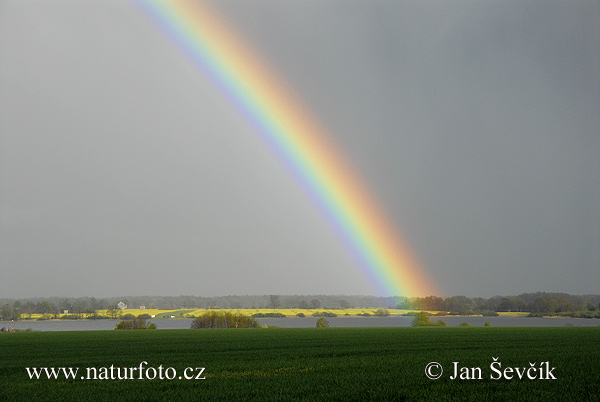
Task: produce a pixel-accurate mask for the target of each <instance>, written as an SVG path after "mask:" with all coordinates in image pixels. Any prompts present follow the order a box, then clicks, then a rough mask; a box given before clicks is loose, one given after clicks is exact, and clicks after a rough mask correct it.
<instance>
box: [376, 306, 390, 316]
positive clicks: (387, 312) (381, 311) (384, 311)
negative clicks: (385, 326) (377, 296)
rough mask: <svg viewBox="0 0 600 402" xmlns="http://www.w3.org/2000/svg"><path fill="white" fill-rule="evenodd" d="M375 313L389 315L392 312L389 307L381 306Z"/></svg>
mask: <svg viewBox="0 0 600 402" xmlns="http://www.w3.org/2000/svg"><path fill="white" fill-rule="evenodd" d="M374 315H376V316H377V317H387V316H389V315H390V312H389V310H388V309H387V308H380V309H377V311H375V313H374Z"/></svg>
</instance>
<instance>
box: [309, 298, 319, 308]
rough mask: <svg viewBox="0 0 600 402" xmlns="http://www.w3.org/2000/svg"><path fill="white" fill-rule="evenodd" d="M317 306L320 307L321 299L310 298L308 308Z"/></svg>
mask: <svg viewBox="0 0 600 402" xmlns="http://www.w3.org/2000/svg"><path fill="white" fill-rule="evenodd" d="M319 307H321V300H319V299H312V300H311V301H310V308H313V309H314V308H319Z"/></svg>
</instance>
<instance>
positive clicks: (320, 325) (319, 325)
mask: <svg viewBox="0 0 600 402" xmlns="http://www.w3.org/2000/svg"><path fill="white" fill-rule="evenodd" d="M327 327H329V321H327V320H326V319H325V317H321V318H319V319H318V320H317V328H327Z"/></svg>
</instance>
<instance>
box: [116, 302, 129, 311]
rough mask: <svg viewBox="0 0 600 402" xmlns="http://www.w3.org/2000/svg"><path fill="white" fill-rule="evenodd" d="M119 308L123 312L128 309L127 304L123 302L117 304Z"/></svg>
mask: <svg viewBox="0 0 600 402" xmlns="http://www.w3.org/2000/svg"><path fill="white" fill-rule="evenodd" d="M117 307H118V308H120V309H121V310H125V309H126V308H127V304H125V303H123V302H119V304H117Z"/></svg>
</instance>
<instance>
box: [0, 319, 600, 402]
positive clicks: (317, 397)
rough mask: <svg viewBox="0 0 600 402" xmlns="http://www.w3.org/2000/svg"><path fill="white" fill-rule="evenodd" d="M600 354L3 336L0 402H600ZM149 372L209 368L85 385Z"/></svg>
mask: <svg viewBox="0 0 600 402" xmlns="http://www.w3.org/2000/svg"><path fill="white" fill-rule="evenodd" d="M599 345H600V328H596V327H592V328H581V327H579V328H494V327H492V328H481V327H467V328H459V327H442V328H417V327H411V328H306V329H283V328H282V329H248V330H241V329H238V330H235V329H224V330H164V331H81V332H20V333H2V334H0V353H1V356H2V359H1V364H0V400H2V401H113V400H114V401H163V400H164V401H188V400H189V401H223V400H236V401H251V400H255V401H365V400H372V401H504V400H506V401H511V402H513V401H577V402H580V401H598V400H600V347H599ZM492 357H498V358H499V359H498V360H499V361H500V362H501V363H502V369H504V368H506V367H508V366H512V367H530V366H529V363H530V362H533V363H537V364H536V367H539V364H540V363H541V362H545V361H549V363H550V366H552V367H556V369H555V370H554V371H553V375H554V376H555V377H557V379H556V380H529V379H522V380H519V379H512V380H506V379H501V380H492V379H490V378H489V376H490V374H491V373H492V372H491V370H490V368H489V367H490V363H492ZM142 361H147V362H148V367H153V368H155V369H158V367H159V365H162V366H163V368H165V369H166V368H167V367H173V368H174V369H176V370H177V375H181V374H182V373H183V372H184V369H185V368H186V367H194V368H195V367H206V369H205V371H204V373H203V376H205V377H206V379H204V380H189V381H186V380H179V379H177V378H176V379H174V380H167V379H164V380H160V379H155V380H137V379H135V380H117V379H115V380H110V379H107V380H100V379H97V380H81V379H80V378H79V377H80V375H85V373H86V368H87V367H96V368H97V369H98V370H100V369H101V367H109V366H110V365H111V364H112V365H114V366H115V367H117V366H119V367H138V366H139V365H140V363H141V362H142ZM431 361H436V362H439V363H441V365H442V366H443V368H444V370H445V372H444V374H443V375H442V377H441V378H440V379H438V380H430V379H428V378H427V377H426V376H425V366H426V365H427V363H429V362H431ZM454 361H457V362H460V365H461V366H468V367H481V369H482V372H483V379H481V380H459V379H456V380H451V379H450V377H449V376H450V374H451V371H452V362H454ZM26 367H79V368H80V371H79V373H78V375H77V378H76V379H68V380H66V379H64V378H61V379H58V380H56V379H51V380H49V379H39V380H36V379H29V377H28V374H27V371H26V369H25V368H26ZM167 374H168V373H167ZM171 374H172V372H171ZM134 375H135V376H137V375H138V372H135V373H134ZM513 375H515V374H513ZM515 377H516V375H515Z"/></svg>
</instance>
